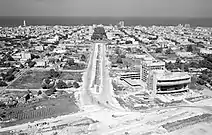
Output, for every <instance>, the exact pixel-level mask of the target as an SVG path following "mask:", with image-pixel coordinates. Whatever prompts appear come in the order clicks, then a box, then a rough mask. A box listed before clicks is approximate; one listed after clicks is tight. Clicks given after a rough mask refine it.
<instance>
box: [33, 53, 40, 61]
mask: <svg viewBox="0 0 212 135" xmlns="http://www.w3.org/2000/svg"><path fill="white" fill-rule="evenodd" d="M38 58H40V56H39V55H34V54H31V59H32V60H33V59H38Z"/></svg>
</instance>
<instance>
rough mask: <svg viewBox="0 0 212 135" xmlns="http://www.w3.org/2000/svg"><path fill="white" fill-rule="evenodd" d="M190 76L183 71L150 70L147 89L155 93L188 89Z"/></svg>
mask: <svg viewBox="0 0 212 135" xmlns="http://www.w3.org/2000/svg"><path fill="white" fill-rule="evenodd" d="M190 82H191V77H190V76H189V75H188V73H185V72H168V71H164V70H158V71H150V73H149V76H148V81H147V89H148V91H150V93H151V94H152V95H153V96H155V95H156V94H169V93H176V92H183V91H188V90H189V87H188V85H189V84H190Z"/></svg>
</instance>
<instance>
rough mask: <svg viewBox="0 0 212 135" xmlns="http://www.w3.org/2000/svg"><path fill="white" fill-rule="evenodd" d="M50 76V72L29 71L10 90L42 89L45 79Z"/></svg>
mask: <svg viewBox="0 0 212 135" xmlns="http://www.w3.org/2000/svg"><path fill="white" fill-rule="evenodd" d="M48 76H49V71H27V72H26V73H24V74H23V75H22V76H21V77H20V78H19V79H18V80H16V81H15V82H14V83H12V84H11V85H10V87H9V89H40V88H41V83H42V80H43V78H45V77H48Z"/></svg>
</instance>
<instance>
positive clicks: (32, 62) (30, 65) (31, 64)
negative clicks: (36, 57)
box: [27, 60, 36, 68]
mask: <svg viewBox="0 0 212 135" xmlns="http://www.w3.org/2000/svg"><path fill="white" fill-rule="evenodd" d="M27 63H28V66H29V67H30V68H31V67H34V66H35V64H36V62H35V61H31V60H29V62H27Z"/></svg>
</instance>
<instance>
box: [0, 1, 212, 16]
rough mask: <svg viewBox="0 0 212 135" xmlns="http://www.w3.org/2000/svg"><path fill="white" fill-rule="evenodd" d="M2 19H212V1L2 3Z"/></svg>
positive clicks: (0, 13) (0, 5)
mask: <svg viewBox="0 0 212 135" xmlns="http://www.w3.org/2000/svg"><path fill="white" fill-rule="evenodd" d="M0 16H132V17H134V16H136V17H137V16H141V17H155V16H158V17H161V16H162V17H167V16H171V17H212V0H0Z"/></svg>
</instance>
